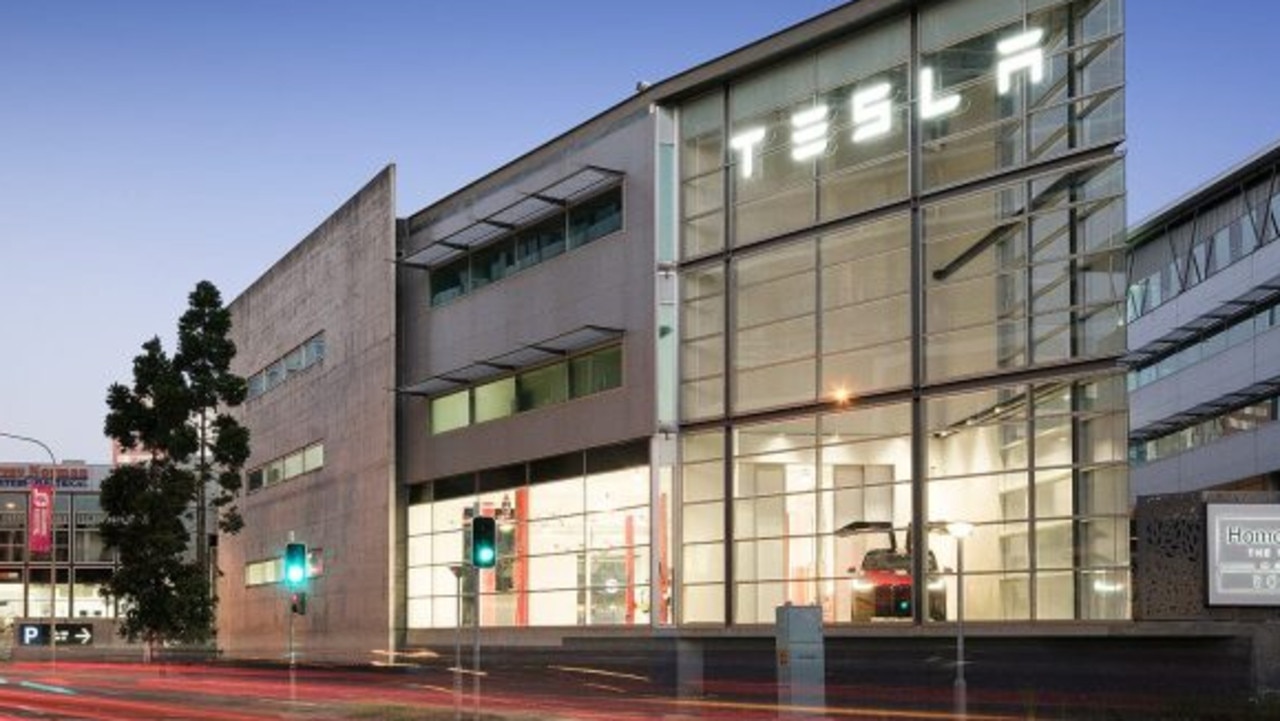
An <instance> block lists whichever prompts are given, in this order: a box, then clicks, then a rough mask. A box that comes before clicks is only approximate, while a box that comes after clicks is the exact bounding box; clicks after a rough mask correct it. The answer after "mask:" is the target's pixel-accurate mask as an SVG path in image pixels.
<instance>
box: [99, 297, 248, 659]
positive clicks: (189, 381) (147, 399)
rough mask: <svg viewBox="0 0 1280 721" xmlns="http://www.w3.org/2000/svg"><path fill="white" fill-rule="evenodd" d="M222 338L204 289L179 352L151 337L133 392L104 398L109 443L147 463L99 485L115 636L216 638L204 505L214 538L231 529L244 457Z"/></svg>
mask: <svg viewBox="0 0 1280 721" xmlns="http://www.w3.org/2000/svg"><path fill="white" fill-rule="evenodd" d="M230 332H231V314H230V311H228V310H227V309H226V308H224V307H223V305H222V297H221V295H220V294H219V292H218V289H217V288H216V287H215V286H214V285H213V284H212V283H210V282H208V281H201V282H200V283H198V284H197V285H196V288H195V290H194V291H192V293H191V295H190V296H189V298H188V308H187V311H186V312H185V313H183V315H182V317H181V319H180V320H179V324H178V351H177V353H175V354H174V355H173V356H170V355H169V354H168V353H166V352H165V350H164V347H163V345H162V344H161V342H160V339H159V338H152V339H151V340H149V341H147V342H146V343H144V344H143V345H142V353H140V354H139V355H138V356H137V357H135V358H134V361H133V384H132V385H131V386H126V385H124V384H121V383H114V384H112V385H111V386H110V388H108V390H107V407H108V412H107V416H106V421H105V424H104V426H105V430H106V433H107V435H108V436H109V437H111V438H112V439H114V440H115V441H116V442H118V443H119V444H120V445H121V447H123V448H125V449H129V450H132V449H139V448H140V449H143V450H145V451H147V452H149V453H150V456H151V458H150V460H149V461H148V462H147V463H145V464H140V465H135V466H121V467H119V468H116V469H114V470H113V471H112V472H111V474H110V475H108V476H107V478H106V479H104V480H103V482H102V508H103V511H104V513H105V514H106V519H105V520H104V522H103V524H102V536H103V540H104V542H105V543H106V545H107V546H108V547H110V548H113V549H115V550H116V551H117V552H118V553H119V559H120V562H119V566H118V568H117V570H116V572H115V573H114V574H113V575H112V577H111V579H110V581H108V582H107V584H106V585H105V587H104V589H103V593H104V595H107V596H111V597H114V598H117V599H119V600H120V601H122V602H123V621H122V623H121V625H120V632H121V634H122V635H124V636H125V637H127V638H129V639H130V640H138V639H142V640H145V641H147V642H148V643H149V644H154V643H157V642H160V641H180V642H187V643H194V642H200V641H205V640H207V639H208V638H210V636H211V635H212V633H213V628H214V610H215V604H216V599H215V598H214V596H213V593H212V588H211V585H210V573H209V570H208V569H209V565H208V563H207V562H206V555H205V554H206V552H207V547H206V544H205V541H206V539H207V536H206V534H205V528H204V525H205V524H204V518H205V513H203V512H201V509H205V508H208V507H209V506H212V507H213V509H215V510H216V512H217V517H218V527H219V528H220V529H221V530H222V531H223V532H226V533H235V532H237V531H239V530H240V528H241V527H242V526H243V519H242V518H241V517H240V514H239V512H238V510H237V508H236V506H235V499H236V497H237V494H238V492H239V490H240V471H241V469H242V468H243V466H244V463H245V461H246V460H248V457H249V432H248V430H247V429H246V428H244V427H243V426H241V425H240V424H239V423H238V422H237V421H236V420H235V419H234V418H233V417H231V416H230V415H228V414H227V413H226V410H227V409H228V408H232V407H234V406H237V405H239V404H240V403H241V402H243V401H244V398H245V391H246V385H245V381H244V379H243V378H240V377H239V376H236V375H235V374H233V373H231V371H230V364H231V360H232V359H233V358H234V357H235V354H236V348H235V344H234V343H233V342H232V341H231V339H230V337H229V335H230ZM207 488H208V489H212V492H213V497H212V498H211V499H208V498H206V489H207ZM193 541H194V542H195V543H194V548H193V547H192V545H193V543H192V542H193Z"/></svg>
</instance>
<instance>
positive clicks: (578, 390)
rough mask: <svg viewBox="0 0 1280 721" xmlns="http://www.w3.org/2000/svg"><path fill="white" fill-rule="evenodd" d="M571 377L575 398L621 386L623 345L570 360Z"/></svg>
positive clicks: (572, 392) (572, 393)
mask: <svg viewBox="0 0 1280 721" xmlns="http://www.w3.org/2000/svg"><path fill="white" fill-rule="evenodd" d="M569 379H570V384H571V388H570V391H571V395H572V396H573V397H574V398H581V397H583V396H589V395H591V394H592V393H599V392H601V391H607V390H609V389H610V388H617V387H619V386H621V385H622V346H620V345H616V346H611V347H609V348H605V349H603V350H599V351H596V352H594V353H588V354H587V355H584V356H581V357H579V358H575V359H573V360H572V361H570V362H569Z"/></svg>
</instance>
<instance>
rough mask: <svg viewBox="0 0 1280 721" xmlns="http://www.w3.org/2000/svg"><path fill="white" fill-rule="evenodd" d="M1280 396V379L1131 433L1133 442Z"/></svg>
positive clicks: (1216, 400) (1197, 406) (1206, 402)
mask: <svg viewBox="0 0 1280 721" xmlns="http://www.w3.org/2000/svg"><path fill="white" fill-rule="evenodd" d="M1277 393H1280V377H1277V378H1269V379H1267V380H1264V381H1259V382H1257V383H1254V384H1252V385H1249V386H1246V387H1244V388H1241V389H1240V390H1237V391H1234V392H1232V393H1228V394H1227V395H1224V396H1219V397H1217V398H1214V399H1213V400H1209V401H1205V402H1204V403H1200V404H1198V405H1196V406H1193V407H1191V408H1188V409H1187V410H1185V411H1182V412H1180V413H1177V414H1176V415H1172V416H1167V417H1165V418H1161V419H1160V420H1158V421H1156V422H1155V423H1149V424H1147V425H1145V426H1143V427H1142V428H1137V429H1133V430H1131V431H1130V432H1129V440H1130V441H1137V442H1142V441H1149V440H1151V439H1152V438H1158V437H1160V436H1164V435H1168V434H1169V433H1173V432H1174V431H1179V430H1182V429H1183V428H1186V427H1188V426H1193V425H1195V424H1197V423H1199V422H1200V421H1203V420H1206V419H1209V418H1213V417H1215V416H1220V415H1222V414H1224V413H1227V412H1229V411H1232V410H1235V409H1237V408H1243V407H1245V406H1247V405H1251V404H1253V403H1257V402H1258V401H1261V400H1264V399H1266V398H1270V397H1272V396H1274V395H1276V394H1277Z"/></svg>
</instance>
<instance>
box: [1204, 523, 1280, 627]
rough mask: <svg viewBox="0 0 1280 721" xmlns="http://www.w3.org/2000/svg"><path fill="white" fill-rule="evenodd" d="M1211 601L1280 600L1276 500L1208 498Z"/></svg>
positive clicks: (1233, 603) (1271, 603)
mask: <svg viewBox="0 0 1280 721" xmlns="http://www.w3.org/2000/svg"><path fill="white" fill-rule="evenodd" d="M1206 510H1207V517H1206V521H1207V526H1208V535H1209V537H1208V544H1207V548H1208V564H1209V568H1208V572H1209V573H1208V582H1209V605H1210V606H1280V504H1228V503H1216V504H1215V503H1211V504H1209V505H1208V506H1207V507H1206Z"/></svg>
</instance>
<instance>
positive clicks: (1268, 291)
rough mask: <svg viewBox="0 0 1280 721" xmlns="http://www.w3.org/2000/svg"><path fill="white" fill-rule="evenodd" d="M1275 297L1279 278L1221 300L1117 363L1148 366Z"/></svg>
mask: <svg viewBox="0 0 1280 721" xmlns="http://www.w3.org/2000/svg"><path fill="white" fill-rule="evenodd" d="M1276 298H1280V276H1276V277H1275V278H1272V279H1270V280H1268V281H1266V282H1264V283H1259V284H1257V285H1255V286H1253V287H1251V288H1250V289H1249V290H1247V291H1245V292H1244V293H1243V294H1241V295H1239V296H1237V297H1235V298H1231V299H1228V300H1225V301H1222V302H1221V303H1219V304H1218V306H1217V307H1215V308H1214V309H1212V310H1210V311H1208V312H1207V313H1202V314H1201V315H1198V316H1196V317H1195V318H1192V319H1191V320H1189V321H1187V322H1186V323H1183V324H1182V325H1180V326H1178V327H1176V328H1174V329H1172V330H1170V331H1169V332H1168V333H1165V334H1164V335H1162V336H1160V337H1159V338H1156V339H1155V340H1153V341H1150V342H1148V343H1147V344H1146V345H1144V346H1142V347H1141V348H1134V349H1132V350H1130V351H1129V352H1128V353H1126V354H1125V356H1124V357H1123V358H1121V359H1120V362H1121V363H1122V364H1124V365H1126V366H1128V367H1129V368H1130V369H1133V368H1136V367H1145V366H1147V365H1150V364H1152V363H1154V362H1157V361H1159V360H1161V359H1162V358H1164V357H1166V356H1168V355H1170V354H1172V353H1174V352H1176V351H1178V350H1180V349H1181V348H1183V347H1186V346H1188V345H1191V344H1192V343H1196V342H1198V341H1199V339H1200V338H1201V337H1203V336H1205V335H1208V334H1210V333H1214V332H1216V331H1217V330H1218V329H1219V328H1222V327H1225V326H1227V325H1229V324H1231V323H1234V322H1235V321H1236V320H1237V319H1240V318H1243V317H1245V316H1247V315H1251V314H1253V313H1256V312H1257V311H1258V308H1260V307H1262V306H1265V305H1269V304H1270V303H1271V302H1272V301H1273V300H1275V299H1276Z"/></svg>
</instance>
